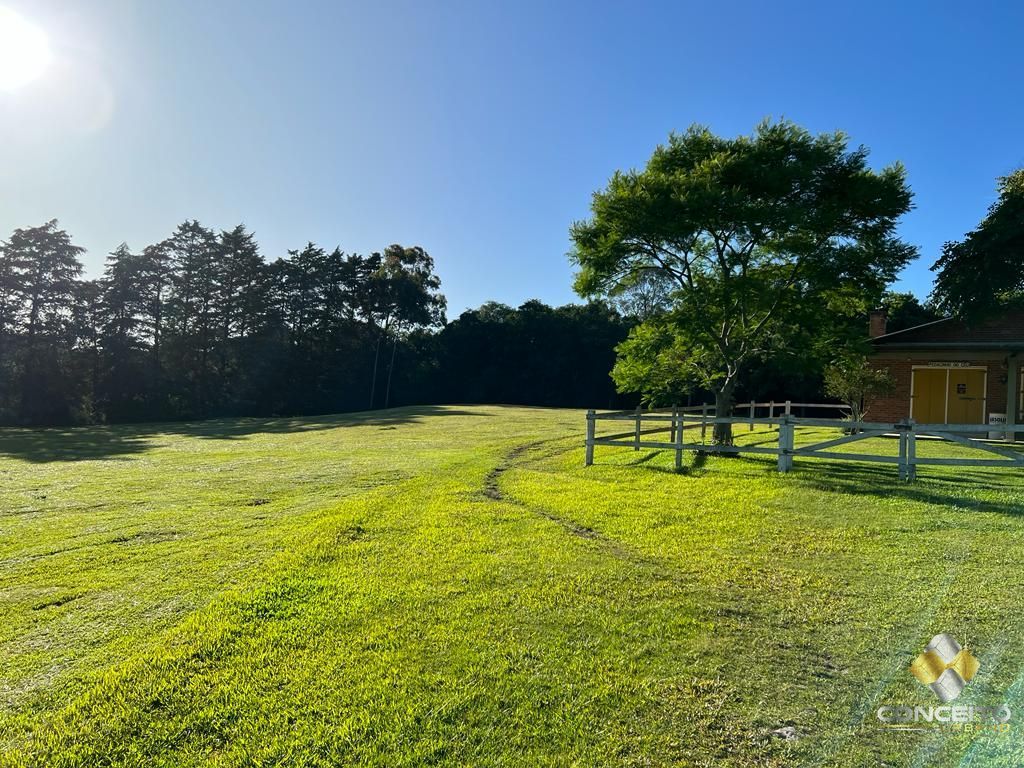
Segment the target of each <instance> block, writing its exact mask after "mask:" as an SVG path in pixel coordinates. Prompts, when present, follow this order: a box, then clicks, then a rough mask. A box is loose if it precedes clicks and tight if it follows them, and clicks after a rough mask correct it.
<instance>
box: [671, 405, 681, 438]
mask: <svg viewBox="0 0 1024 768" xmlns="http://www.w3.org/2000/svg"><path fill="white" fill-rule="evenodd" d="M678 415H679V409H678V407H677V406H675V405H673V406H672V426H671V427H669V442H670V443H674V442H675V441H676V432H677V431H678V430H677V429H676V417H677V416H678Z"/></svg>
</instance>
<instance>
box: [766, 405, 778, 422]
mask: <svg viewBox="0 0 1024 768" xmlns="http://www.w3.org/2000/svg"><path fill="white" fill-rule="evenodd" d="M768 418H769V419H774V418H775V401H774V400H769V401H768ZM768 429H771V427H768ZM776 429H778V427H776Z"/></svg>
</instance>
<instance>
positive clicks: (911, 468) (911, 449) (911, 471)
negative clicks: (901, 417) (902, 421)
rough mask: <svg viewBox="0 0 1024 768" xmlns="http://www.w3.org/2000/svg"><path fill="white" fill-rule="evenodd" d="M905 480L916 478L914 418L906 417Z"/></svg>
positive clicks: (911, 480) (909, 480)
mask: <svg viewBox="0 0 1024 768" xmlns="http://www.w3.org/2000/svg"><path fill="white" fill-rule="evenodd" d="M907 424H908V425H909V429H907V481H908V482H913V481H915V480H917V432H915V431H914V420H913V419H907Z"/></svg>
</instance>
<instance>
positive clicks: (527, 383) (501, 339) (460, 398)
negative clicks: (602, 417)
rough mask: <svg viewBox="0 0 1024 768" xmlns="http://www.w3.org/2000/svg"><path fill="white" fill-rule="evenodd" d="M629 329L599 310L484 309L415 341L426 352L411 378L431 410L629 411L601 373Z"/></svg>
mask: <svg viewBox="0 0 1024 768" xmlns="http://www.w3.org/2000/svg"><path fill="white" fill-rule="evenodd" d="M630 325H631V323H630V321H628V320H626V319H624V318H623V317H622V316H621V315H619V313H618V312H616V311H615V310H614V309H611V308H609V307H608V306H607V305H605V304H602V303H599V302H593V303H590V304H586V305H582V306H580V305H573V304H570V305H567V306H564V307H558V308H553V307H549V306H547V305H545V304H542V303H541V302H539V301H528V302H526V303H525V304H523V305H522V306H521V307H519V308H518V309H513V308H511V307H509V306H506V305H504V304H498V303H494V302H491V303H487V304H484V305H483V306H482V307H480V308H479V309H475V310H470V311H468V312H464V313H462V315H460V316H459V318H458V319H457V320H454V321H453V322H451V323H449V324H448V325H447V326H445V328H444V329H443V330H442V331H441V332H440V333H439V334H436V336H434V337H433V338H431V339H424V338H419V339H415V340H414V341H415V342H416V343H418V344H419V345H420V348H421V350H423V348H427V349H426V350H425V351H420V352H419V357H420V363H419V365H420V366H421V368H429V370H421V372H419V373H418V374H417V377H416V378H417V379H418V380H420V381H424V380H425V381H426V382H427V391H428V392H429V395H430V397H431V398H432V399H433V400H434V401H435V402H444V403H509V404H521V405H544V406H563V407H589V408H617V407H629V406H631V405H634V404H635V403H636V398H635V397H632V396H622V395H618V394H616V392H615V386H614V384H613V382H612V380H611V378H610V376H609V375H608V372H609V371H610V370H611V368H612V365H613V363H614V362H615V346H616V345H617V344H619V343H620V342H621V341H623V340H624V339H625V338H626V336H627V334H628V333H629V328H630ZM430 348H432V349H430ZM403 384H404V383H403ZM403 394H406V395H407V394H411V393H406V392H404V393H403Z"/></svg>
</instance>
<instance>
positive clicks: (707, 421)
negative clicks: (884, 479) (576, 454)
mask: <svg viewBox="0 0 1024 768" xmlns="http://www.w3.org/2000/svg"><path fill="white" fill-rule="evenodd" d="M797 406H800V407H803V408H805V409H808V410H809V409H811V408H842V407H843V406H835V405H833V404H820V403H788V402H787V403H751V404H750V406H749V408H750V413H751V414H755V413H756V408H758V407H767V408H768V409H769V414H770V415H769V416H767V417H758V416H756V415H751V416H747V417H743V416H735V415H734V416H722V417H716V416H715V415H714V413H713V411H714V407H713V406H706V405H705V406H691V407H688V408H672V409H661V410H654V411H641V410H640V409H639V408H638V409H637V410H636V411H613V412H606V413H598V412H596V411H587V443H586V446H587V452H586V465H587V466H588V467H589V466H590V465H591V464H593V463H594V448H595V447H596V446H598V445H609V446H625V447H629V448H633V449H634V450H640V449H641V448H655V449H667V450H673V451H675V464H676V469H680V468H681V467H682V463H683V451H696V452H710V451H715V452H718V453H737V454H740V453H754V454H758V453H760V454H770V455H773V456H777V457H778V469H779V471H780V472H788V471H789V470H791V469H792V468H793V459H794V458H795V457H797V456H799V457H815V458H823V459H833V460H839V461H867V462H876V463H883V464H896V465H897V467H898V472H899V477H900V479H901V480H914V479H916V477H917V467H919V466H922V465H945V466H958V467H997V466H1009V467H1024V453H1021V452H1018V451H1015V450H1012V449H1010V448H1007V447H1005V446H1002V445H995V444H993V443H990V442H982V441H981V440H978V439H977V438H974V437H972V435H978V434H982V433H988V431H989V430H991V429H992V427H991V426H989V425H987V424H918V423H916V422H915V421H914V420H913V419H904V420H903V421H900V422H895V423H887V422H870V421H858V422H853V421H848V420H845V419H816V418H803V417H797V416H793V415H792V410H793V409H794V408H795V407H797ZM741 407H744V408H746V407H747V406H746V405H744V406H741ZM779 407H781V408H782V415H781V416H778V417H776V416H774V415H771V414H772V413H773V411H774V410H775V409H776V408H779ZM599 421H611V422H624V423H630V422H632V425H631V428H630V429H629V431H626V432H616V433H613V434H610V435H598V434H597V422H599ZM715 424H731V425H733V427H737V426H742V425H748V426H749V428H750V430H751V431H752V430H753V429H754V427H755V426H756V425H760V426H769V427H773V428H775V429H777V431H778V440H777V444H776V445H774V446H772V445H713V444H709V443H708V441H707V438H708V427H709V426H710V427H712V428H713V426H714V425H715ZM645 425H646V426H645ZM652 425H653V426H652ZM797 427H816V428H822V427H831V428H834V429H838V430H842V431H843V432H845V433H846V434H843V435H842V436H841V437H836V438H834V439H831V440H824V441H819V442H816V443H813V444H811V445H801V446H800V447H797V446H796V444H795V433H796V428H797ZM697 430H700V442H697V441H696V439H695V437H696V431H697ZM999 431H1000V432H1005V433H1007V434H1009V435H1013V434H1014V433H1016V432H1024V424H1007V425H1005V426H1004V425H1000V426H999ZM666 432H667V433H668V437H669V439H668V441H661V440H657V439H649V437H650V436H652V435H660V434H663V433H666ZM684 435H685V436H686V437H688V436H690V435H693V438H694V439H684ZM885 435H892V436H894V437H896V438H898V440H899V445H898V450H897V455H896V456H888V455H877V454H872V453H845V452H841V451H833V450H831V449H833V448H837V447H839V446H842V445H849V444H850V443H856V442H858V441H861V440H866V439H868V438H872V437H881V436H885ZM921 436H928V437H933V438H940V439H942V440H945V441H948V442H951V443H956V444H958V445H962V446H965V447H967V448H973V449H976V450H979V451H985V452H988V453H992V454H996V455H998V456H1002V458H1000V459H993V458H971V457H967V456H964V457H961V456H957V457H949V458H938V457H922V456H918V455H917V438H918V437H921Z"/></svg>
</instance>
